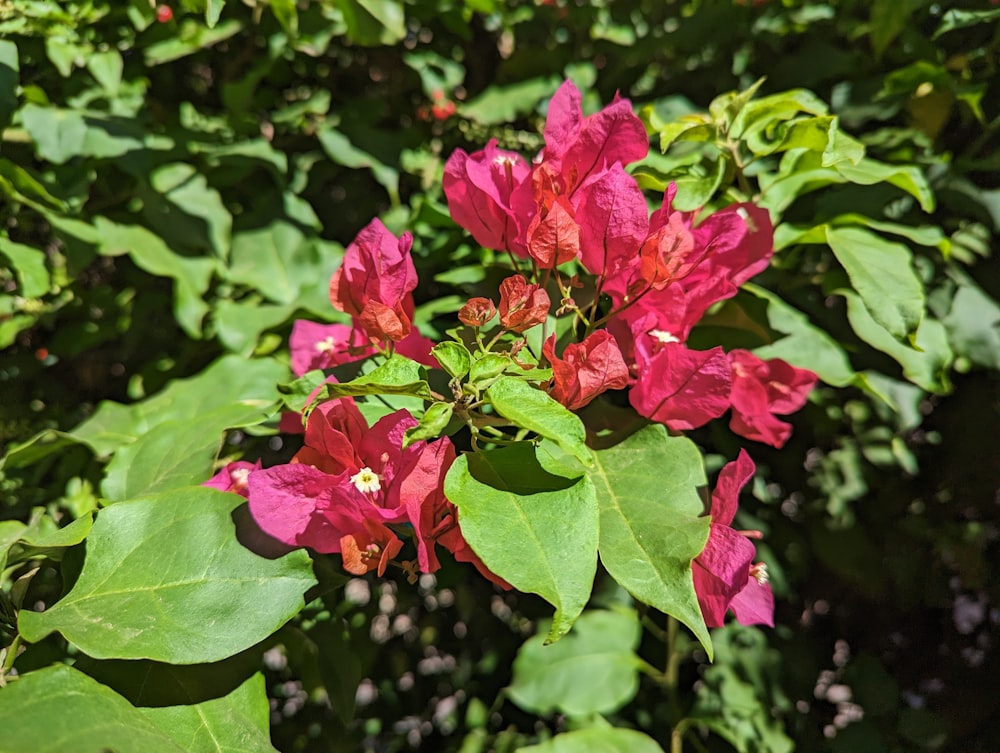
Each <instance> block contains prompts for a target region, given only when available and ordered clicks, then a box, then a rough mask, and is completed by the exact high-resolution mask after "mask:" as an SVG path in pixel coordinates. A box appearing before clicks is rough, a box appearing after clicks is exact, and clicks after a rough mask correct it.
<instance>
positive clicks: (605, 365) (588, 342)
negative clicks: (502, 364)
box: [542, 329, 628, 410]
mask: <svg viewBox="0 0 1000 753" xmlns="http://www.w3.org/2000/svg"><path fill="white" fill-rule="evenodd" d="M555 350H556V336H555V335H551V336H550V337H549V339H548V340H546V341H545V344H544V345H543V346H542V353H543V354H544V355H545V357H546V358H547V359H548V360H549V363H551V364H552V382H553V385H554V387H553V390H552V397H554V398H555V399H556V400H558V401H559V402H560V403H562V404H563V405H565V406H566V407H567V408H569V409H570V410H576V409H577V408H582V407H583V406H585V405H586V404H587V403H589V402H590V401H591V400H593V399H594V398H595V397H597V396H598V395H600V394H601V393H602V392H604V391H605V390H620V389H623V388H624V387H626V386H627V385H628V367H626V366H625V361H624V360H623V359H622V354H621V351H620V350H619V349H618V343H616V342H615V338H614V337H612V336H611V334H610V333H609V332H608V331H607V330H603V329H600V330H597V331H596V332H593V333H591V335H590V336H589V337H587V338H586V339H585V340H584V341H583V342H581V343H571V344H570V345H567V346H566V350H565V351H564V352H563V357H562V358H559V357H557V356H556V352H555Z"/></svg>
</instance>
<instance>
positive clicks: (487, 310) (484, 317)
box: [458, 298, 497, 327]
mask: <svg viewBox="0 0 1000 753" xmlns="http://www.w3.org/2000/svg"><path fill="white" fill-rule="evenodd" d="M496 313H497V307H496V306H494V305H493V301H491V300H490V299H489V298H470V299H469V300H468V301H467V302H466V304H465V305H464V306H462V308H460V309H459V310H458V320H459V321H460V322H461V323H462V324H465V325H468V326H469V327H485V326H486V324H487V322H489V320H490V319H492V318H493V317H494V316H496Z"/></svg>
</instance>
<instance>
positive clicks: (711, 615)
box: [691, 522, 756, 627]
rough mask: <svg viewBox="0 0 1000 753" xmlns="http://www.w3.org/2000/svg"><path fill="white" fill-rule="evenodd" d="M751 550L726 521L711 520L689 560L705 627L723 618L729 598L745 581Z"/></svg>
mask: <svg viewBox="0 0 1000 753" xmlns="http://www.w3.org/2000/svg"><path fill="white" fill-rule="evenodd" d="M754 554H755V550H754V546H753V544H751V543H750V541H749V540H748V539H747V538H746V537H745V536H741V535H740V534H738V533H736V532H735V531H734V530H733V529H732V528H729V526H727V525H717V524H716V523H715V522H713V523H712V526H711V532H710V533H709V536H708V543H707V544H706V545H705V549H704V550H703V551H702V553H701V554H699V555H698V556H697V557H696V558H695V559H694V562H692V563H691V564H692V573H693V576H694V590H695V593H696V594H697V595H698V603H699V605H701V613H702V615H703V616H704V618H705V624H706V625H708V626H709V627H720V626H721V625H722V624H723V623H724V622H725V618H726V612H727V611H728V610H729V605H730V602H731V601H732V600H733V597H735V596H736V594H737V593H738V592H739V590H740V589H741V588H743V587H744V586H745V585H746V579H747V575H748V573H749V572H750V563H751V562H753V558H754ZM755 582H756V581H755Z"/></svg>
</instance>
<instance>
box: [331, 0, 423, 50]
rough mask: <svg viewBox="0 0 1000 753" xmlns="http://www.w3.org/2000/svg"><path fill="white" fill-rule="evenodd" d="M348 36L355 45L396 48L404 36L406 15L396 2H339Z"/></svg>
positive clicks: (341, 0)
mask: <svg viewBox="0 0 1000 753" xmlns="http://www.w3.org/2000/svg"><path fill="white" fill-rule="evenodd" d="M338 4H339V6H340V9H341V11H342V12H343V13H344V18H345V20H346V21H347V30H348V31H347V35H348V36H349V37H350V38H351V39H352V40H353V41H355V42H357V43H358V44H363V45H375V44H386V45H390V44H395V43H396V42H398V41H400V40H401V39H403V38H404V37H405V36H406V15H405V13H404V11H403V5H402V3H399V2H397V1H396V0H338Z"/></svg>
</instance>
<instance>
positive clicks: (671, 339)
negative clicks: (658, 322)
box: [649, 329, 680, 345]
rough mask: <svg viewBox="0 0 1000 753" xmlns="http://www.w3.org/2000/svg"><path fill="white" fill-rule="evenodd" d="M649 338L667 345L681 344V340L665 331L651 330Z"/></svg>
mask: <svg viewBox="0 0 1000 753" xmlns="http://www.w3.org/2000/svg"><path fill="white" fill-rule="evenodd" d="M649 336H650V337H652V338H654V339H655V340H657V341H659V342H661V343H663V344H664V345H666V344H667V343H679V342H680V339H679V338H677V337H676V336H674V335H672V334H670V333H669V332H667V331H666V330H665V329H651V330H649Z"/></svg>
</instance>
